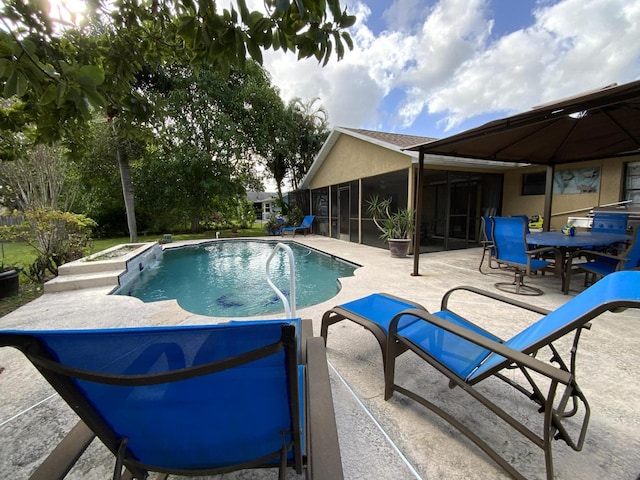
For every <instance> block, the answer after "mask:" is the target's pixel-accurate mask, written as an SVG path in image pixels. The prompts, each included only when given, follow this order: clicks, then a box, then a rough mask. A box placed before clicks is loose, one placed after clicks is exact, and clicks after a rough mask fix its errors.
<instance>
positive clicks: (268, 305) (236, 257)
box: [115, 240, 357, 317]
mask: <svg viewBox="0 0 640 480" xmlns="http://www.w3.org/2000/svg"><path fill="white" fill-rule="evenodd" d="M275 245H276V242H261V241H244V240H239V241H221V242H213V243H209V244H203V245H199V246H196V247H191V246H190V247H182V248H171V249H167V250H165V251H164V254H163V255H162V259H161V260H159V261H157V262H155V263H153V264H151V265H149V266H148V267H147V268H145V269H144V270H143V271H141V272H140V275H139V277H137V279H136V280H134V281H133V282H131V283H130V284H128V285H126V286H124V287H123V288H121V289H119V290H118V291H116V292H115V293H116V294H118V295H131V296H134V297H137V298H139V299H141V300H143V301H145V302H154V301H158V300H171V299H175V300H177V302H178V304H179V305H180V306H181V307H182V308H183V309H185V310H187V311H188V312H192V313H196V314H200V315H208V316H214V317H249V316H258V315H269V314H277V313H284V306H283V304H282V302H281V301H280V299H279V298H278V296H277V295H276V294H275V292H274V291H273V290H272V289H271V287H269V285H268V284H267V281H266V273H265V266H266V262H267V259H268V257H269V255H270V254H271V252H272V251H273V249H274V247H275ZM288 245H289V246H290V247H291V249H292V250H293V254H294V258H295V264H296V273H295V275H296V306H297V308H304V307H308V306H310V305H315V304H316V303H320V302H323V301H325V300H328V299H330V298H331V297H333V296H335V295H336V294H337V293H338V291H339V290H340V285H339V283H338V281H337V279H338V278H340V277H349V276H352V275H353V271H354V270H355V269H356V268H357V266H356V265H354V264H350V263H347V262H344V261H342V260H339V259H336V258H335V257H331V256H329V255H326V254H323V253H320V252H317V251H315V250H312V249H309V248H307V247H304V246H302V245H299V244H296V243H289V244H288ZM270 272H271V280H272V281H273V283H274V284H275V285H276V286H277V287H278V288H279V289H280V291H282V292H283V293H284V294H285V295H286V296H287V298H289V260H288V257H287V255H286V254H285V252H283V251H282V250H279V251H278V252H277V254H276V255H275V257H274V258H273V259H272V261H271V265H270Z"/></svg>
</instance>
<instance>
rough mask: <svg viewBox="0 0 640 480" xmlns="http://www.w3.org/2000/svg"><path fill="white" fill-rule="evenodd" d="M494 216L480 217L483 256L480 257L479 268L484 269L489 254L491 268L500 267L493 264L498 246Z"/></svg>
mask: <svg viewBox="0 0 640 480" xmlns="http://www.w3.org/2000/svg"><path fill="white" fill-rule="evenodd" d="M492 230H493V217H489V216H482V217H480V244H481V245H482V258H481V259H480V265H479V266H478V270H479V271H480V273H485V272H483V271H482V265H484V259H485V257H486V256H487V253H488V254H489V257H488V263H489V268H498V267H497V266H494V265H493V262H492V260H493V259H494V258H495V256H496V246H495V244H494V242H493V231H492Z"/></svg>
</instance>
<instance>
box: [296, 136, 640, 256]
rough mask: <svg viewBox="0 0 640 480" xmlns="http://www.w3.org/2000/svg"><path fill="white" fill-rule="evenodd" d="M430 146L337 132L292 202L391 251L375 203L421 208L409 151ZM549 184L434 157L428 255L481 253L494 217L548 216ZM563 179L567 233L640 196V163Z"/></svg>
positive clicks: (342, 233)
mask: <svg viewBox="0 0 640 480" xmlns="http://www.w3.org/2000/svg"><path fill="white" fill-rule="evenodd" d="M430 140H431V141H432V140H435V139H429V138H426V137H418V136H412V135H401V134H393V133H385V132H376V131H371V130H361V129H352V128H342V127H337V128H335V129H334V130H333V131H332V132H331V134H330V135H329V137H328V138H327V140H326V142H325V143H324V145H323V147H322V149H321V150H320V152H319V153H318V155H317V157H316V159H315V160H314V162H313V164H312V166H311V167H310V169H309V172H308V173H307V175H306V177H305V178H304V180H303V182H302V184H301V188H300V190H298V191H297V192H293V194H292V195H290V196H291V197H292V203H294V202H295V203H296V204H298V205H299V206H300V207H301V208H302V210H303V211H304V212H305V213H308V214H311V215H315V217H316V221H315V223H314V226H313V232H314V233H316V234H320V235H325V236H330V237H333V238H339V239H341V240H346V241H351V242H356V243H363V244H366V245H373V246H384V244H383V242H382V240H380V238H379V232H378V230H377V229H376V228H375V225H374V224H373V221H372V220H371V218H370V217H369V215H368V213H367V200H368V199H369V198H371V196H372V195H378V196H380V197H381V198H386V197H389V196H391V197H392V198H393V204H394V208H397V207H404V206H408V207H415V205H414V202H415V200H414V198H415V191H416V189H417V170H418V154H417V152H413V151H406V150H404V149H405V148H408V147H411V146H414V145H417V144H424V143H426V142H429V141H430ZM569 177H571V178H569ZM544 178H545V168H544V167H541V166H523V165H522V164H505V163H496V162H489V161H485V160H474V159H465V158H452V157H442V156H435V155H426V156H425V175H424V186H423V199H424V200H423V206H422V216H421V219H420V225H421V232H420V239H421V248H420V250H421V251H432V250H451V249H456V248H466V247H470V246H477V245H478V242H479V230H480V217H481V216H482V215H484V214H486V213H488V212H490V213H494V214H499V215H517V214H525V215H528V216H533V215H538V214H542V212H543V203H544V187H545V181H544ZM555 178H556V179H557V183H558V185H557V186H556V189H554V204H553V205H554V207H553V212H554V217H553V218H552V222H551V225H552V227H553V228H556V229H559V228H560V227H561V226H562V225H564V224H565V223H566V221H567V217H568V216H575V215H581V214H588V212H589V210H590V209H591V208H593V207H594V206H598V205H603V204H609V203H615V202H618V201H620V200H624V199H626V198H630V199H633V198H638V197H640V156H638V155H636V156H633V157H627V158H626V159H617V160H614V161H607V162H604V161H603V160H597V161H588V162H581V163H575V164H571V165H566V166H559V167H558V168H557V169H556V177H555ZM567 179H568V180H567ZM577 180H580V181H577ZM587 183H588V185H587ZM576 210H577V212H575V211H576ZM567 212H571V213H567ZM580 212H582V213H580Z"/></svg>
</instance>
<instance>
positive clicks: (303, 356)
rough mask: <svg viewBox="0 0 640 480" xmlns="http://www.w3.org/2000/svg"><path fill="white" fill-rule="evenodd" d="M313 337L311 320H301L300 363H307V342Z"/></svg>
mask: <svg viewBox="0 0 640 480" xmlns="http://www.w3.org/2000/svg"><path fill="white" fill-rule="evenodd" d="M311 337H313V320H311V319H310V318H303V319H302V320H300V363H301V364H302V365H306V363H307V340H308V339H310V338H311Z"/></svg>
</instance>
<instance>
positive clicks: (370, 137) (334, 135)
mask: <svg viewBox="0 0 640 480" xmlns="http://www.w3.org/2000/svg"><path fill="white" fill-rule="evenodd" d="M342 135H349V136H350V137H354V138H357V139H360V140H362V141H365V142H368V143H372V144H374V145H378V146H380V147H383V148H387V149H389V150H392V151H394V152H397V153H400V154H402V155H405V156H407V157H410V158H412V159H417V158H418V154H417V152H412V151H408V150H405V149H406V148H407V147H410V146H412V145H416V144H417V143H426V142H429V141H434V140H435V138H429V137H420V136H416V135H403V134H400V133H387V132H376V131H374V130H363V129H359V128H346V127H335V128H334V129H333V130H332V131H331V133H330V134H329V137H327V139H326V140H325V142H324V144H323V145H322V148H321V149H320V152H318V155H317V156H316V158H315V160H314V161H313V163H312V164H311V167H310V168H309V171H308V172H307V174H306V175H305V177H304V179H303V180H302V183H301V184H300V189H301V190H304V189H306V188H309V183H310V181H311V179H312V178H313V177H314V176H315V174H316V173H317V172H318V170H320V168H321V167H322V164H323V163H324V161H325V160H326V159H327V157H328V156H329V154H330V153H331V149H332V148H333V147H334V146H335V144H336V143H337V142H338V139H339V138H340V137H341V136H342Z"/></svg>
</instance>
